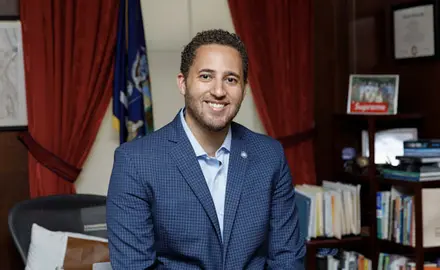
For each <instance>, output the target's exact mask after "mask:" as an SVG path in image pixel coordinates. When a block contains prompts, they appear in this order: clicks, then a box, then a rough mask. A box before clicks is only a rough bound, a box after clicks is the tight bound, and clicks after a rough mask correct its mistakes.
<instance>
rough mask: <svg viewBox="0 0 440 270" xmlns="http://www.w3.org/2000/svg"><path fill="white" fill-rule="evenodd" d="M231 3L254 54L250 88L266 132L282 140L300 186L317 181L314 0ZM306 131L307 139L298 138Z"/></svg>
mask: <svg viewBox="0 0 440 270" xmlns="http://www.w3.org/2000/svg"><path fill="white" fill-rule="evenodd" d="M228 4H229V8H230V12H231V16H232V20H233V23H234V27H235V30H236V32H237V34H238V35H239V36H240V37H241V38H242V40H243V42H244V43H245V45H246V48H247V51H248V54H249V83H250V88H251V90H252V93H253V97H254V101H255V104H256V107H257V111H258V113H259V116H260V119H261V121H262V123H263V125H264V127H265V129H266V132H267V133H268V135H269V136H272V137H274V138H277V139H280V141H282V143H283V145H284V147H285V153H286V156H287V159H288V162H289V167H290V169H291V171H292V175H293V177H294V181H295V184H301V183H309V184H313V183H316V179H315V178H316V176H315V175H316V173H315V165H314V153H313V151H314V150H313V134H314V132H312V131H313V129H314V90H313V57H312V54H313V39H312V38H313V23H312V22H313V12H312V7H313V2H312V1H309V0H276V1H257V3H256V2H255V1H253V0H228ZM304 134H308V136H307V138H302V139H300V140H298V138H299V137H304V136H303V135H304ZM289 140H290V141H292V142H293V141H295V142H294V143H291V142H290V141H289Z"/></svg>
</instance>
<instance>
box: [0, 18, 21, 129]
mask: <svg viewBox="0 0 440 270" xmlns="http://www.w3.org/2000/svg"><path fill="white" fill-rule="evenodd" d="M26 126H27V107H26V89H25V80H24V61H23V47H22V38H21V23H20V21H19V20H2V17H0V129H1V130H5V129H6V130H9V129H11V130H16V129H23V128H26Z"/></svg>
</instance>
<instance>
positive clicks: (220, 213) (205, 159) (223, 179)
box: [180, 109, 232, 237]
mask: <svg viewBox="0 0 440 270" xmlns="http://www.w3.org/2000/svg"><path fill="white" fill-rule="evenodd" d="M184 110H185V109H181V110H180V120H181V121H182V125H183V129H184V130H185V133H186V135H187V136H188V139H189V141H190V142H191V145H192V147H193V149H194V152H195V153H196V156H197V160H198V161H199V164H200V168H201V169H202V172H203V175H204V176H205V180H206V184H207V185H208V188H209V191H210V192H211V196H212V199H213V201H214V205H215V211H216V212H217V218H218V223H219V225H220V232H221V234H222V237H223V217H224V209H225V195H226V183H227V178H228V168H229V154H230V152H231V138H232V134H231V127H229V131H228V134H227V135H226V138H225V140H224V142H223V144H222V146H220V148H219V149H218V150H217V151H216V152H215V157H210V156H208V154H207V153H206V151H205V150H204V149H203V148H202V146H201V145H200V144H199V142H198V141H197V139H196V138H195V137H194V134H193V133H192V132H191V130H190V129H189V127H188V125H187V123H186V121H185V117H184Z"/></svg>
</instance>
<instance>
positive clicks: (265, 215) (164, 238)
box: [107, 115, 305, 270]
mask: <svg viewBox="0 0 440 270" xmlns="http://www.w3.org/2000/svg"><path fill="white" fill-rule="evenodd" d="M243 152H244V153H247V156H246V155H243V154H242V153H243ZM107 228H108V239H109V249H110V260H111V264H112V267H113V269H114V270H122V269H133V270H134V269H136V270H140V269H178V270H185V269H206V270H220V269H224V270H237V269H252V270H259V269H304V255H305V246H304V241H303V239H302V238H301V237H300V228H299V222H298V211H297V209H296V205H295V192H294V189H293V187H292V179H291V175H290V171H289V168H288V166H287V163H286V160H285V157H284V152H283V149H282V146H281V145H280V143H278V142H277V141H276V140H274V139H271V138H270V137H268V136H265V135H261V134H257V133H254V132H252V131H250V130H248V129H247V128H245V127H243V126H241V125H239V124H237V123H233V124H232V144H231V154H230V161H229V171H228V179H227V186H226V199H225V216H224V235H223V239H222V237H221V234H220V228H219V224H218V219H217V215H216V211H215V207H214V203H213V200H212V198H211V195H210V192H209V189H208V186H207V184H206V181H205V179H204V176H203V173H202V170H201V168H200V165H199V163H198V161H197V159H196V155H195V153H194V150H193V148H192V146H191V144H190V142H189V140H188V138H187V136H186V134H185V132H184V130H183V126H182V124H181V122H180V119H179V115H177V116H176V118H175V119H174V120H173V121H172V122H171V123H169V124H168V125H167V126H165V127H163V128H161V129H160V130H158V131H156V132H154V133H152V134H150V135H148V136H146V137H143V138H141V139H138V140H135V141H132V142H128V143H124V144H122V145H121V146H119V147H118V148H117V149H116V151H115V160H114V165H113V170H112V175H111V179H110V184H109V189H108V198H107Z"/></svg>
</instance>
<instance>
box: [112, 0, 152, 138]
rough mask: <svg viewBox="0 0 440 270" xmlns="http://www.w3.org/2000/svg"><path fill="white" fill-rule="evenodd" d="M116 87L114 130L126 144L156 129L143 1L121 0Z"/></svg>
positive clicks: (114, 93)
mask: <svg viewBox="0 0 440 270" xmlns="http://www.w3.org/2000/svg"><path fill="white" fill-rule="evenodd" d="M120 5H121V6H120V9H119V15H118V16H119V18H118V33H117V44H116V61H115V71H114V72H115V74H114V84H113V126H114V128H116V129H117V130H119V141H120V143H121V144H122V143H124V142H127V141H131V140H133V139H135V138H139V137H142V136H145V135H146V134H148V133H149V132H152V131H153V129H154V126H153V106H152V99H151V87H150V72H149V68H148V58H147V49H146V43H145V35H144V26H143V21H142V13H141V5H140V0H128V1H127V2H126V0H121V2H120Z"/></svg>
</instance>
